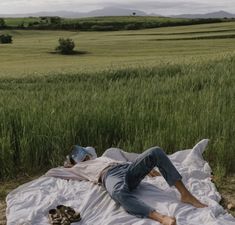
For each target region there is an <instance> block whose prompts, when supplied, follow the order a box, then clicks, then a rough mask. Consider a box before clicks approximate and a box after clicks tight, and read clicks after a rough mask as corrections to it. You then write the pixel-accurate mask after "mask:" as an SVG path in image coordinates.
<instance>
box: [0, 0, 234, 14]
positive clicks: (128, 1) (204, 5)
mask: <svg viewBox="0 0 235 225" xmlns="http://www.w3.org/2000/svg"><path fill="white" fill-rule="evenodd" d="M103 7H121V8H130V9H135V10H142V11H145V12H147V13H156V14H160V15H175V14H183V13H190V14H192V13H208V12H214V11H219V10H224V11H228V12H230V13H235V0H116V1H114V0H0V14H16V13H17V14H18V13H34V12H40V11H61V10H62V11H74V12H88V11H91V10H95V9H101V8H103Z"/></svg>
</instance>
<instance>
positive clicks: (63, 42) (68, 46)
mask: <svg viewBox="0 0 235 225" xmlns="http://www.w3.org/2000/svg"><path fill="white" fill-rule="evenodd" d="M74 47H75V44H74V41H73V40H72V39H70V38H67V39H64V38H60V39H59V46H57V47H56V49H55V50H56V51H57V52H59V53H61V54H63V55H70V54H73V53H74V50H73V49H74Z"/></svg>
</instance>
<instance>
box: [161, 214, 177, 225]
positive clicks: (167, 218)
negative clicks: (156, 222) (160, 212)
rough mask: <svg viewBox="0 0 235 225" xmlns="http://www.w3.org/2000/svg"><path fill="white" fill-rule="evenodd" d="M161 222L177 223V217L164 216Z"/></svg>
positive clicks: (167, 223)
mask: <svg viewBox="0 0 235 225" xmlns="http://www.w3.org/2000/svg"><path fill="white" fill-rule="evenodd" d="M161 223H162V224H163V225H176V219H175V218H174V217H170V216H164V217H163V220H162V221H161Z"/></svg>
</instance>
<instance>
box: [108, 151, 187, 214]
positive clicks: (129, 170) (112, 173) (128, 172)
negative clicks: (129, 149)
mask: <svg viewBox="0 0 235 225" xmlns="http://www.w3.org/2000/svg"><path fill="white" fill-rule="evenodd" d="M155 166H157V167H158V168H159V171H160V172H161V174H162V176H163V177H164V178H165V180H166V182H167V183H168V184H169V185H170V186H172V185H174V184H175V182H176V181H178V180H181V179H182V177H181V175H180V174H179V172H178V171H177V170H176V168H175V167H174V165H173V164H172V162H171V161H170V159H169V158H168V157H167V155H166V154H165V152H164V151H163V150H162V149H160V148H159V147H153V148H150V149H148V150H146V151H144V152H143V153H142V154H140V155H139V156H138V157H137V158H136V160H135V161H134V162H133V163H123V164H120V165H117V166H114V167H112V168H110V169H109V170H108V171H107V173H106V175H105V177H104V187H105V188H106V190H107V191H108V193H109V195H110V196H111V198H112V199H113V200H114V201H115V202H117V203H119V204H120V205H121V206H122V207H123V208H124V209H125V210H126V211H127V212H128V213H130V214H132V215H135V216H137V217H140V218H148V216H149V213H150V212H152V211H154V210H155V209H154V208H152V207H150V206H148V205H147V204H145V203H144V202H143V201H141V200H140V199H138V197H137V196H135V195H134V194H133V193H132V190H134V189H135V188H136V187H137V186H138V184H139V183H140V182H141V180H143V179H144V177H145V176H146V175H147V174H148V173H149V172H150V171H151V170H152V169H153V168H154V167H155Z"/></svg>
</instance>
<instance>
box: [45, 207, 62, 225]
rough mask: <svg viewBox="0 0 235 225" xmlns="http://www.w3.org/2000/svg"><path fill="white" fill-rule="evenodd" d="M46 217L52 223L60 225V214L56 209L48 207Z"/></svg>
mask: <svg viewBox="0 0 235 225" xmlns="http://www.w3.org/2000/svg"><path fill="white" fill-rule="evenodd" d="M48 219H49V222H50V224H52V225H61V221H62V216H61V214H60V212H58V211H57V210H56V209H50V210H49V214H48Z"/></svg>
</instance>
